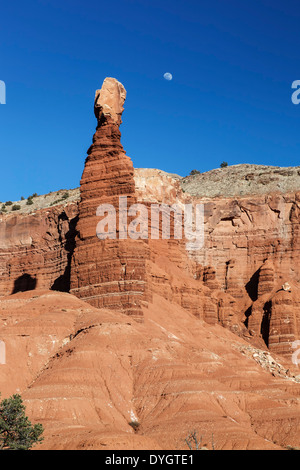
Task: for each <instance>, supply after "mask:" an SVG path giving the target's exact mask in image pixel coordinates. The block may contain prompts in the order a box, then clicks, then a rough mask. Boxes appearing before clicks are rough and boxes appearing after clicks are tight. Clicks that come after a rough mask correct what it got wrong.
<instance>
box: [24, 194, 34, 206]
mask: <svg viewBox="0 0 300 470" xmlns="http://www.w3.org/2000/svg"><path fill="white" fill-rule="evenodd" d="M26 204H27V206H31V205H32V204H33V200H32V197H31V196H29V198H28V199H27V201H26Z"/></svg>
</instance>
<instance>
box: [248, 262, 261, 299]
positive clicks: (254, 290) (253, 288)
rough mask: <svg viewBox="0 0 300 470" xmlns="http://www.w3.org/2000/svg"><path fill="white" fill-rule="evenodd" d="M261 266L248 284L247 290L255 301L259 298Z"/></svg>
mask: <svg viewBox="0 0 300 470" xmlns="http://www.w3.org/2000/svg"><path fill="white" fill-rule="evenodd" d="M259 273H260V268H259V269H258V270H257V271H256V272H255V273H254V274H253V276H252V277H251V279H250V281H249V282H248V283H247V284H246V286H245V287H246V291H247V293H248V295H249V297H250V299H251V300H252V301H253V302H255V301H256V300H257V298H258V281H259Z"/></svg>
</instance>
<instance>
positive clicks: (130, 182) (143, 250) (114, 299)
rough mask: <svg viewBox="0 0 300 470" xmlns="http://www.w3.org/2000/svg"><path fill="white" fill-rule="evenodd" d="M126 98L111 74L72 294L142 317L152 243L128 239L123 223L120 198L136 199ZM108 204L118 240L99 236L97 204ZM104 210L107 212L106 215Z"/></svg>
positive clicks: (102, 96)
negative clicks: (126, 136) (124, 128)
mask: <svg viewBox="0 0 300 470" xmlns="http://www.w3.org/2000/svg"><path fill="white" fill-rule="evenodd" d="M125 98H126V91H125V88H124V87H123V85H122V84H121V83H120V82H118V81H117V80H115V79H112V78H107V79H105V80H104V83H103V86H102V88H101V90H100V91H99V90H98V91H97V92H96V97H95V116H96V118H97V121H98V125H97V129H96V133H95V135H94V138H93V144H92V145H91V147H90V149H89V150H88V156H87V159H86V162H85V168H84V172H83V175H82V179H81V184H80V194H81V200H80V203H79V222H78V225H77V230H78V236H77V238H76V248H75V251H74V255H73V260H72V270H71V293H73V294H74V295H76V296H77V297H79V298H81V299H83V300H85V301H87V302H89V303H90V304H91V305H93V306H95V307H99V308H101V307H106V308H111V309H118V310H120V311H122V312H126V313H127V314H130V315H135V316H137V317H138V316H140V315H141V301H142V300H143V299H144V296H145V287H146V286H145V258H146V257H147V247H146V246H145V244H144V243H143V241H139V240H130V239H128V237H127V232H126V228H125V225H126V222H124V223H123V221H121V224H120V223H119V203H120V197H122V198H123V201H124V200H125V199H124V198H127V199H126V203H127V204H128V206H131V205H132V204H134V203H136V202H137V201H136V196H135V182H134V169H133V164H132V161H131V160H130V158H129V157H128V156H126V154H125V151H124V149H123V147H122V144H121V141H120V138H121V134H120V130H119V126H120V124H121V116H122V112H123V105H124V101H125ZM104 204H106V205H109V206H110V207H111V208H112V209H114V210H115V221H116V226H115V237H114V238H115V239H113V238H107V239H99V237H98V236H97V233H96V230H97V226H98V224H99V222H100V220H101V218H100V217H99V209H98V208H99V207H100V206H101V207H102V208H103V205H104ZM97 210H98V215H97ZM103 210H104V209H103ZM105 214H106V212H102V216H104V215H105ZM98 235H99V234H98ZM126 238H127V239H126Z"/></svg>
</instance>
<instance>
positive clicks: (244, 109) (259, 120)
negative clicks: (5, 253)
mask: <svg viewBox="0 0 300 470" xmlns="http://www.w3.org/2000/svg"><path fill="white" fill-rule="evenodd" d="M165 72H171V73H172V74H173V80H172V81H166V80H164V78H163V74H164V73H165ZM107 76H112V77H115V78H117V79H118V80H120V81H121V82H122V83H123V84H124V86H125V87H126V89H127V92H128V94H127V100H126V106H125V111H124V114H123V124H122V126H121V132H122V143H123V145H124V147H125V149H126V152H127V154H128V155H129V156H130V157H131V158H132V160H133V163H134V166H135V167H148V168H160V169H162V170H165V171H168V172H174V173H177V174H180V175H182V176H185V175H187V174H189V172H190V171H191V170H192V169H198V170H200V171H207V170H209V169H212V168H216V167H219V165H220V163H221V162H222V161H224V160H225V161H227V162H228V163H229V164H230V165H234V164H237V163H256V164H265V165H278V166H294V165H299V164H300V161H299V151H300V105H299V106H295V105H293V104H292V102H291V95H292V89H291V84H292V82H293V81H294V80H298V79H300V4H299V0H285V1H283V0H280V1H279V0H214V1H212V0H115V1H109V0H106V1H101V0H97V1H92V0H85V1H83V0H37V1H32V0H27V1H26V2H25V1H11V2H1V7H0V80H3V81H5V83H6V87H7V104H6V105H0V156H1V175H2V178H1V187H0V201H2V202H3V201H7V200H18V199H20V197H21V196H24V197H27V196H28V195H30V194H32V193H34V192H37V193H39V194H44V193H47V192H50V191H55V190H58V189H66V188H74V187H77V186H79V181H80V178H81V174H82V171H83V166H84V160H85V157H86V151H87V149H88V147H89V146H90V144H91V141H92V135H93V133H94V131H95V127H96V120H95V118H94V115H93V100H94V92H95V90H96V89H97V88H100V87H101V85H102V82H103V79H104V78H105V77H107Z"/></svg>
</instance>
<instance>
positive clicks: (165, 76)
mask: <svg viewBox="0 0 300 470" xmlns="http://www.w3.org/2000/svg"><path fill="white" fill-rule="evenodd" d="M164 79H165V80H168V81H169V82H170V81H171V80H172V79H173V75H172V74H171V73H169V72H167V73H165V74H164Z"/></svg>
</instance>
